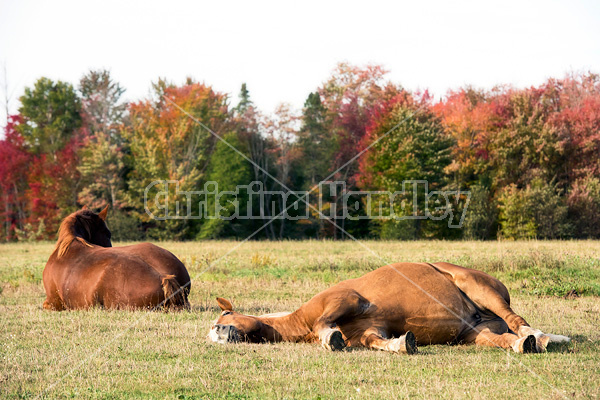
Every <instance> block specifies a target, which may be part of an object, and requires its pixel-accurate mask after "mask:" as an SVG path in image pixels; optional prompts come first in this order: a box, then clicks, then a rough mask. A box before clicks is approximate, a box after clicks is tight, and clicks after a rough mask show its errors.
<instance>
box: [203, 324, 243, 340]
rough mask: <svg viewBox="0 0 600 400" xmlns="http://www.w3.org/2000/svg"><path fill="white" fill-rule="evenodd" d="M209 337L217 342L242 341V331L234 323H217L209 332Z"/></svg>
mask: <svg viewBox="0 0 600 400" xmlns="http://www.w3.org/2000/svg"><path fill="white" fill-rule="evenodd" d="M208 338H209V339H210V340H211V341H212V342H215V343H236V342H239V341H240V332H239V331H238V330H237V328H236V327H235V326H233V325H221V324H216V325H214V326H213V327H212V328H211V329H210V332H208Z"/></svg>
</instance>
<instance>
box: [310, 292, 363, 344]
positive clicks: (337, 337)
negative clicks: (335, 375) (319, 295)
mask: <svg viewBox="0 0 600 400" xmlns="http://www.w3.org/2000/svg"><path fill="white" fill-rule="evenodd" d="M322 302H323V304H325V308H324V310H323V313H322V314H321V316H320V317H319V318H317V319H316V320H315V322H314V324H313V328H312V330H313V333H314V335H315V336H316V337H317V338H319V342H320V343H321V345H322V346H323V347H324V348H326V349H327V350H332V351H336V350H343V349H344V348H345V347H346V341H345V339H344V336H343V334H342V331H341V330H340V328H339V327H338V325H337V321H339V320H341V319H343V320H346V321H347V320H351V319H352V318H353V317H355V316H357V315H360V314H362V313H364V312H365V311H366V309H368V307H369V302H368V301H367V300H366V299H364V298H363V297H362V296H360V295H359V294H358V293H357V292H356V291H354V290H344V291H342V292H337V293H333V294H330V295H329V296H328V297H326V298H325V299H322Z"/></svg>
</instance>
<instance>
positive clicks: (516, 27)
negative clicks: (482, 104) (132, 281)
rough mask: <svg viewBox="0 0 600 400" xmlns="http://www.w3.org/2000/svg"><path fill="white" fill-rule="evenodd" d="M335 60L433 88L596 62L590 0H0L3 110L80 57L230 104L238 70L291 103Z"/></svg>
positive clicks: (79, 63) (274, 100)
mask: <svg viewBox="0 0 600 400" xmlns="http://www.w3.org/2000/svg"><path fill="white" fill-rule="evenodd" d="M367 4H368V5H367ZM339 61H348V62H351V63H354V64H365V63H369V62H370V63H377V64H382V65H383V66H384V67H385V68H386V69H388V70H390V71H391V73H390V75H389V77H390V78H391V79H392V80H393V81H394V82H397V83H400V84H402V85H403V86H404V87H406V88H409V89H417V88H421V89H423V88H429V89H430V90H431V91H432V92H433V93H434V94H435V95H437V96H441V95H443V94H444V93H445V92H446V90H447V89H448V88H457V87H459V86H462V85H465V84H473V85H475V86H478V87H485V88H490V87H492V86H493V85H495V84H498V83H511V84H514V85H516V86H520V87H522V86H529V85H536V84H539V83H541V82H543V81H544V80H545V79H546V78H548V77H551V76H552V77H562V76H563V75H564V74H565V73H566V72H569V71H587V70H592V71H594V72H600V2H598V1H597V0H596V1H576V0H575V1H548V0H544V1H525V0H518V1H513V0H508V1H506V0H505V1H496V2H491V1H447V0H440V1H418V2H417V1H402V2H399V1H396V2H377V1H370V2H364V1H363V2H349V1H341V2H325V1H324V0H321V1H302V2H296V3H295V4H292V3H291V2H282V1H279V2H250V1H243V2H242V1H240V2H236V1H231V0H230V1H222V2H219V1H214V0H213V1H210V2H199V1H190V2H177V1H160V2H159V1H140V2H133V1H131V2H129V1H124V0H119V1H37V2H36V1H29V0H19V1H8V0H0V63H5V65H6V67H7V71H8V86H9V92H10V93H12V94H13V100H12V103H11V112H15V111H16V110H17V109H18V106H19V104H18V101H17V98H18V97H19V96H20V95H21V94H22V93H23V89H24V87H25V86H32V85H33V83H34V82H35V80H37V79H38V78H39V77H41V76H47V77H49V78H52V79H54V80H58V79H60V80H63V81H68V82H71V83H72V84H74V85H77V83H78V81H79V78H80V77H81V76H82V75H83V74H84V73H85V72H86V71H88V70H89V69H90V68H94V69H97V68H107V69H110V70H111V72H112V74H113V77H114V78H115V79H116V80H118V81H119V82H120V83H121V84H122V85H123V86H124V87H125V88H126V89H127V92H126V93H125V97H126V98H127V99H128V100H138V99H141V98H142V97H144V96H146V95H147V94H148V93H149V90H150V83H151V82H152V81H155V80H156V79H157V78H158V77H166V78H167V79H169V80H171V81H173V82H175V83H182V82H183V80H184V78H185V77H186V76H192V77H194V78H196V79H198V80H200V81H204V82H205V83H207V84H210V85H212V86H213V88H214V89H215V90H218V91H221V92H225V93H230V94H231V95H232V98H233V103H234V104H235V103H237V94H238V92H239V87H240V85H241V83H242V82H246V83H247V84H248V88H249V90H250V94H251V96H252V98H253V100H254V102H255V104H257V105H258V107H259V108H261V109H262V110H263V111H265V112H270V111H272V110H273V109H274V108H275V106H276V105H277V104H278V103H280V102H288V103H291V104H292V106H294V107H296V108H301V107H302V105H303V103H304V100H305V99H306V97H307V95H308V93H309V92H311V91H313V90H315V89H316V88H317V87H318V86H319V85H320V84H321V83H322V82H323V81H324V80H325V79H326V78H327V77H328V76H329V75H330V73H331V71H332V69H333V68H334V66H335V65H336V63H337V62H339ZM3 79H4V78H3V77H1V78H0V81H1V80H3ZM0 93H1V94H2V99H3V98H4V94H3V89H0ZM4 121H5V117H4V110H2V111H1V112H0V124H2V125H3V124H4Z"/></svg>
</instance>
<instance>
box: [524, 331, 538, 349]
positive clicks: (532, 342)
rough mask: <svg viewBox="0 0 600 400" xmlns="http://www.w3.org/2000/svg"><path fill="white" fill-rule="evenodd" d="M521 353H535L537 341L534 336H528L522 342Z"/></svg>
mask: <svg viewBox="0 0 600 400" xmlns="http://www.w3.org/2000/svg"><path fill="white" fill-rule="evenodd" d="M523 353H537V340H536V338H535V336H533V335H529V336H527V337H526V338H525V341H524V342H523Z"/></svg>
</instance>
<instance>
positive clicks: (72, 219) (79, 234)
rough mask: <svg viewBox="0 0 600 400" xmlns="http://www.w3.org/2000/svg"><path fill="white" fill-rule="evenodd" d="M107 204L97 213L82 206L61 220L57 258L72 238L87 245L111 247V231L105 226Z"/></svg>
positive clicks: (71, 241)
mask: <svg viewBox="0 0 600 400" xmlns="http://www.w3.org/2000/svg"><path fill="white" fill-rule="evenodd" d="M107 213H108V206H106V207H104V209H103V210H102V211H100V212H99V213H98V214H96V213H95V212H93V211H91V210H88V208H87V207H83V209H81V210H80V211H77V212H74V213H73V214H71V215H69V216H68V217H67V218H65V219H64V220H63V222H62V223H61V225H60V229H59V231H58V242H57V243H56V249H57V251H58V258H60V257H62V256H63V255H64V254H65V253H66V252H67V250H68V249H69V246H70V245H71V243H73V241H74V240H79V241H83V243H84V244H87V245H88V246H89V245H90V244H95V245H97V246H102V247H112V243H111V241H110V237H111V233H110V231H109V230H108V227H107V226H106V222H105V221H106V214H107Z"/></svg>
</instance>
